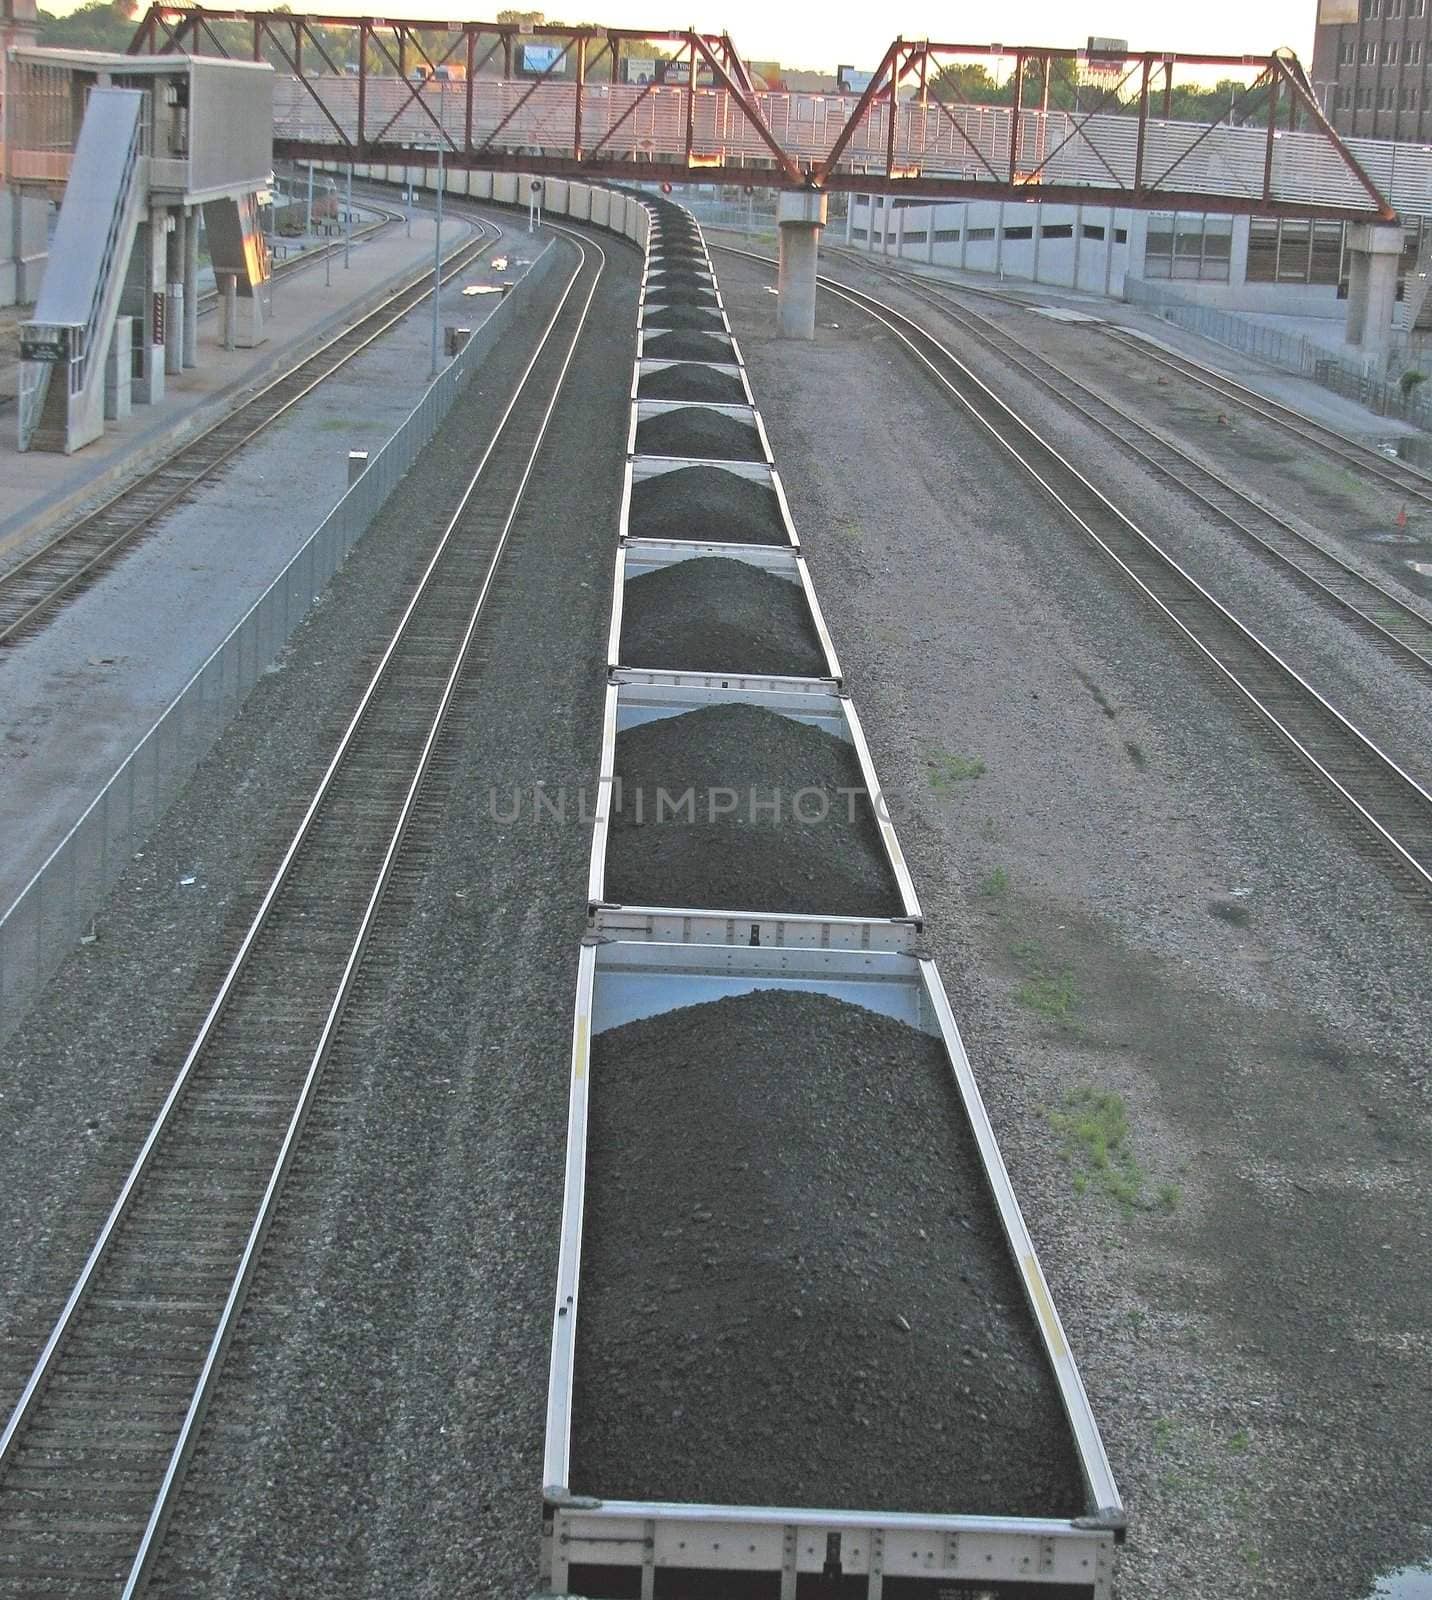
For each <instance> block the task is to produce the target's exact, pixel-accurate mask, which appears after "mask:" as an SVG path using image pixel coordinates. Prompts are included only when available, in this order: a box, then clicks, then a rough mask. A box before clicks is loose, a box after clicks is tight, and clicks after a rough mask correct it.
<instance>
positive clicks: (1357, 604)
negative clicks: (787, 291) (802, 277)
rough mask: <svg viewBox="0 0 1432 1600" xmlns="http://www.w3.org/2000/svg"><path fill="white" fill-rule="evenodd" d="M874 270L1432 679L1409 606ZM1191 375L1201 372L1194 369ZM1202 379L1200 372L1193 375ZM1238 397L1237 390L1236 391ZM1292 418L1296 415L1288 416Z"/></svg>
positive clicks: (1051, 365)
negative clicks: (1051, 397) (1029, 381)
mask: <svg viewBox="0 0 1432 1600" xmlns="http://www.w3.org/2000/svg"><path fill="white" fill-rule="evenodd" d="M862 265H864V263H862ZM873 270H875V271H876V272H878V273H880V274H881V276H884V277H888V278H889V279H890V280H891V281H892V282H896V283H898V284H899V286H900V288H901V289H902V290H904V291H906V292H907V293H910V294H912V295H913V296H914V297H915V298H916V299H918V300H920V301H922V302H923V303H925V304H927V305H929V306H931V307H932V308H933V309H935V310H937V311H938V312H939V313H940V314H941V315H942V316H945V317H948V318H950V320H952V321H954V322H956V323H958V324H959V326H960V328H961V329H962V330H963V331H965V332H967V333H969V334H970V335H971V336H972V337H973V338H975V339H977V340H979V341H980V343H981V344H983V345H984V346H985V347H986V348H987V349H989V350H992V351H993V352H994V353H995V354H997V355H998V356H999V357H1000V358H1001V359H1002V360H1003V361H1005V362H1006V363H1007V364H1009V365H1011V366H1014V367H1016V368H1018V369H1019V370H1020V371H1021V372H1023V373H1024V374H1025V376H1026V377H1029V378H1031V379H1032V380H1033V381H1034V382H1035V383H1037V384H1039V385H1040V387H1041V388H1043V389H1044V390H1045V391H1046V393H1048V394H1051V395H1052V396H1053V397H1054V398H1055V399H1056V400H1059V401H1060V402H1061V403H1062V404H1064V405H1066V406H1068V407H1069V408H1070V409H1071V410H1073V411H1076V412H1077V413H1078V414H1079V415H1080V416H1082V417H1083V418H1084V419H1085V420H1086V421H1087V422H1089V423H1091V424H1092V425H1093V426H1094V427H1095V428H1097V429H1098V430H1099V431H1100V432H1101V433H1103V434H1104V435H1105V436H1106V437H1107V438H1108V439H1110V440H1111V441H1112V442H1113V443H1114V444H1116V445H1118V446H1119V447H1120V448H1121V449H1123V450H1125V451H1127V452H1128V453H1129V454H1131V455H1133V456H1135V457H1137V458H1138V460H1139V461H1140V462H1142V463H1143V465H1144V466H1146V467H1147V468H1148V469H1149V471H1151V472H1153V473H1154V474H1156V475H1157V476H1158V477H1160V478H1162V479H1163V480H1164V481H1165V482H1166V483H1170V484H1172V485H1173V486H1174V487H1175V488H1177V489H1179V490H1180V491H1182V493H1184V494H1185V495H1187V496H1188V497H1189V498H1190V499H1191V500H1193V501H1194V502H1195V503H1196V504H1197V505H1198V507H1199V509H1200V510H1201V511H1202V512H1203V513H1204V514H1205V515H1206V516H1209V517H1211V518H1212V519H1213V520H1215V521H1216V522H1218V523H1220V524H1222V526H1224V527H1225V528H1228V529H1229V530H1230V531H1231V532H1233V533H1235V534H1237V535H1238V536H1239V537H1240V538H1241V539H1243V540H1244V541H1245V542H1246V543H1248V544H1251V545H1253V546H1254V547H1255V548H1256V549H1258V551H1259V552H1260V553H1262V554H1264V555H1267V556H1269V557H1271V558H1272V559H1273V561H1274V562H1275V563H1277V564H1278V565H1279V566H1281V567H1282V568H1284V569H1285V570H1287V571H1290V572H1291V573H1293V575H1294V576H1295V577H1296V578H1297V579H1298V580H1299V582H1300V583H1301V584H1302V585H1303V587H1304V588H1305V589H1306V590H1307V591H1308V592H1309V593H1311V594H1313V595H1314V596H1315V597H1316V598H1318V599H1319V600H1321V601H1323V602H1324V603H1326V604H1329V605H1331V606H1332V607H1334V608H1335V609H1336V610H1337V611H1338V612H1339V614H1340V615H1342V616H1343V617H1344V618H1346V619H1348V620H1350V621H1351V622H1352V623H1353V624H1354V626H1356V627H1358V628H1359V629H1360V630H1361V631H1362V632H1364V633H1367V634H1369V635H1370V636H1372V637H1374V638H1375V639H1376V640H1377V641H1378V642H1379V643H1381V644H1383V645H1385V646H1387V647H1389V648H1390V650H1391V651H1392V652H1394V653H1395V654H1396V655H1397V656H1398V657H1399V658H1400V659H1402V660H1404V661H1406V662H1410V663H1411V664H1412V665H1413V666H1414V667H1415V668H1416V669H1417V670H1419V671H1424V670H1425V671H1432V619H1429V618H1428V617H1427V616H1426V615H1424V614H1423V613H1422V612H1421V611H1419V610H1418V609H1417V608H1416V607H1415V606H1414V605H1412V604H1411V603H1410V601H1409V600H1407V599H1404V598H1403V597H1402V596H1400V595H1398V594H1396V593H1395V592H1394V591H1393V590H1392V589H1389V588H1387V587H1386V586H1385V585H1383V584H1381V583H1378V582H1377V581H1376V580H1375V579H1373V578H1369V577H1367V576H1366V575H1365V574H1363V573H1361V572H1359V571H1358V570H1357V569H1356V568H1355V567H1353V566H1351V565H1350V564H1349V563H1348V562H1346V561H1344V560H1343V559H1342V557H1341V556H1339V555H1338V554H1337V553H1336V552H1335V551H1333V550H1331V549H1329V548H1328V547H1327V546H1326V545H1324V544H1323V543H1321V542H1320V541H1319V540H1317V539H1315V538H1313V537H1312V536H1311V535H1310V534H1308V533H1306V532H1304V531H1303V530H1302V529H1300V528H1298V527H1297V526H1296V525H1295V524H1293V523H1291V522H1289V521H1288V520H1287V519H1286V518H1284V517H1280V516H1279V515H1278V514H1277V513H1276V512H1274V511H1270V510H1269V509H1268V508H1267V507H1266V506H1264V505H1261V504H1260V503H1259V502H1258V501H1256V500H1254V499H1253V498H1252V497H1251V496H1249V495H1248V494H1246V493H1245V492H1244V491H1243V490H1242V489H1240V488H1239V487H1238V485H1237V484H1236V483H1234V482H1233V481H1232V480H1231V479H1228V478H1225V477H1223V476H1222V475H1221V474H1220V473H1217V472H1215V471H1213V470H1212V468H1210V467H1207V466H1205V465H1204V464H1203V463H1202V462H1200V461H1198V460H1196V459H1195V458H1194V457H1193V456H1191V455H1190V454H1189V453H1188V452H1187V451H1185V450H1181V449H1179V448H1178V446H1177V445H1174V444H1171V443H1170V442H1169V441H1168V440H1167V439H1165V438H1163V437H1162V436H1161V435H1160V434H1158V433H1156V432H1155V431H1154V430H1153V429H1152V428H1150V427H1148V426H1147V425H1146V424H1145V423H1144V422H1142V421H1140V419H1139V418H1138V417H1136V416H1135V415H1134V414H1133V413H1132V412H1129V411H1125V410H1124V409H1123V407H1121V406H1118V405H1116V404H1115V403H1114V402H1113V401H1112V400H1108V399H1106V398H1105V397H1104V396H1103V395H1101V394H1099V393H1098V392H1097V391H1096V390H1094V389H1091V388H1090V387H1089V385H1088V384H1086V383H1083V382H1081V381H1080V380H1079V379H1078V378H1076V377H1075V376H1074V375H1073V374H1072V373H1070V372H1068V371H1067V370H1066V369H1065V368H1063V367H1061V366H1059V365H1058V364H1057V363H1055V362H1052V361H1050V360H1049V359H1048V357H1046V356H1042V355H1039V354H1038V353H1036V352H1035V351H1033V350H1031V349H1030V348H1029V347H1028V346H1027V345H1025V344H1022V343H1021V342H1020V341H1019V340H1018V339H1015V338H1013V337H1012V336H1011V335H1010V334H1007V333H1006V332H1004V330H1003V329H1002V328H1000V327H998V326H997V325H996V324H995V323H993V322H991V321H990V320H989V319H988V318H987V317H982V316H981V315H980V314H979V313H978V312H976V311H973V310H972V309H971V308H970V307H968V306H966V305H963V304H961V303H960V302H959V301H958V300H953V299H951V298H950V297H949V296H947V295H945V294H942V293H940V292H939V291H937V290H932V289H930V288H929V286H928V285H927V284H925V283H924V281H923V280H921V279H918V278H912V277H911V276H910V275H908V274H906V273H901V272H897V271H895V270H893V269H883V268H880V267H876V268H874V269H873ZM1129 343H1130V345H1131V346H1132V347H1134V348H1136V349H1138V350H1139V351H1140V352H1141V353H1147V354H1152V355H1153V356H1155V357H1158V355H1159V353H1158V352H1157V351H1155V350H1154V349H1153V347H1152V346H1149V347H1148V349H1147V350H1145V345H1144V341H1142V340H1139V339H1131V340H1130V341H1129ZM1188 365H1189V366H1190V367H1194V364H1193V363H1189V364H1188ZM1180 370H1181V369H1180ZM1194 370H1195V371H1197V370H1200V369H1197V368H1196V367H1194ZM1238 387H1239V386H1238V385H1236V384H1231V385H1230V388H1234V389H1236V388H1238ZM1220 392H1221V391H1220ZM1253 398H1254V399H1257V398H1258V397H1257V396H1254V397H1253ZM1288 415H1289V416H1293V415H1295V413H1292V412H1289V413H1288ZM1274 420H1276V419H1274ZM1310 429H1312V430H1314V431H1310V432H1308V433H1307V434H1306V435H1304V437H1305V440H1306V442H1308V443H1310V444H1312V445H1314V446H1315V447H1316V448H1317V449H1319V450H1320V451H1324V453H1330V447H1327V446H1325V445H1324V443H1323V441H1322V434H1323V433H1324V432H1327V431H1328V430H1322V429H1317V428H1316V424H1311V425H1310ZM1329 437H1331V438H1335V439H1340V438H1341V436H1340V435H1336V434H1330V435H1329ZM1342 443H1343V445H1344V446H1346V448H1347V450H1348V451H1350V452H1352V454H1353V455H1355V456H1356V457H1358V458H1359V463H1360V458H1361V457H1364V456H1366V457H1370V459H1371V461H1372V463H1373V464H1374V467H1375V466H1381V465H1386V463H1385V462H1383V461H1382V459H1381V458H1380V457H1378V456H1377V455H1375V454H1373V452H1371V451H1362V450H1359V449H1358V447H1357V446H1355V445H1349V444H1348V443H1347V441H1346V440H1342ZM1374 467H1361V470H1364V471H1368V472H1372V473H1373V475H1375V476H1377V475H1380V474H1377V473H1376V472H1375V471H1374ZM1406 473H1407V476H1408V477H1409V478H1421V474H1420V473H1417V472H1415V471H1414V470H1413V469H1411V468H1408V469H1406ZM1422 481H1423V482H1424V484H1426V486H1427V491H1428V501H1429V504H1432V482H1429V481H1428V480H1426V479H1423V480H1422ZM1399 492H1404V493H1408V494H1411V493H1413V491H1412V490H1411V489H1399ZM1418 492H1419V493H1420V492H1421V491H1418Z"/></svg>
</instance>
